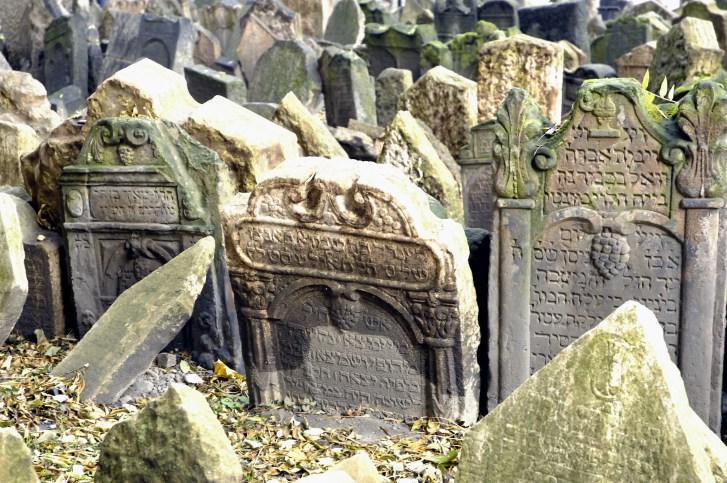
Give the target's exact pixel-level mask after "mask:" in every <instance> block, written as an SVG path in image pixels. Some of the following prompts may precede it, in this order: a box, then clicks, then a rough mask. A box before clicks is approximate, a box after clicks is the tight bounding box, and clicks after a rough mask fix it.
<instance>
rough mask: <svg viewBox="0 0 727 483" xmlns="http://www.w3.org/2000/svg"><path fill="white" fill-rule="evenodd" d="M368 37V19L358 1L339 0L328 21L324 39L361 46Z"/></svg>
mask: <svg viewBox="0 0 727 483" xmlns="http://www.w3.org/2000/svg"><path fill="white" fill-rule="evenodd" d="M365 35H366V17H365V15H364V13H363V10H361V7H359V5H358V1H357V0H339V1H338V2H337V3H336V6H335V7H334V8H333V13H332V14H331V17H330V18H329V19H328V25H327V26H326V33H325V35H324V36H323V38H324V39H325V40H327V41H329V42H335V43H337V44H341V45H360V44H361V42H362V41H363V39H364V36H365Z"/></svg>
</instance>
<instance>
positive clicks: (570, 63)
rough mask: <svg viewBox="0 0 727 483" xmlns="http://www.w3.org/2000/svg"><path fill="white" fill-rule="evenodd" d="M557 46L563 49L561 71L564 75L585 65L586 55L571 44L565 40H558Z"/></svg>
mask: <svg viewBox="0 0 727 483" xmlns="http://www.w3.org/2000/svg"><path fill="white" fill-rule="evenodd" d="M558 45H560V46H561V48H562V49H563V70H564V71H565V73H566V74H567V73H569V72H573V71H575V70H576V69H577V68H578V67H580V66H581V65H583V64H586V63H587V60H588V56H587V55H586V53H585V52H583V51H582V50H581V49H579V48H578V47H576V46H575V45H573V44H572V43H570V42H568V41H567V40H559V41H558Z"/></svg>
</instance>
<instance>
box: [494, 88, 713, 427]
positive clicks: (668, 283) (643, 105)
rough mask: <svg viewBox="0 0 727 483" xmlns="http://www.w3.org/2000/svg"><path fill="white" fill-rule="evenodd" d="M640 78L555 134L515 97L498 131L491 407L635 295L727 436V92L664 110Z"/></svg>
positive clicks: (606, 92)
mask: <svg viewBox="0 0 727 483" xmlns="http://www.w3.org/2000/svg"><path fill="white" fill-rule="evenodd" d="M654 109H656V108H655V107H654V105H653V104H651V103H650V101H649V100H648V96H647V94H646V92H645V91H643V90H642V89H641V86H640V83H639V82H637V81H635V80H631V79H606V80H592V81H589V82H587V83H585V84H583V87H581V90H580V91H579V93H578V98H577V100H576V103H575V104H574V107H573V112H572V113H571V116H570V117H569V119H568V121H566V122H565V123H564V125H563V126H562V127H561V128H560V129H559V130H558V131H557V132H556V133H554V134H553V135H552V136H545V137H544V135H543V134H544V133H543V130H544V129H545V128H546V125H545V124H546V123H545V122H544V120H543V119H542V114H540V112H539V109H538V107H537V104H536V103H535V101H534V100H533V99H532V98H530V97H529V96H527V95H526V94H525V93H524V92H523V91H522V90H514V91H513V92H512V93H511V94H509V95H508V98H507V99H506V101H505V103H504V104H503V106H502V108H501V109H500V111H499V113H498V121H497V125H496V126H495V132H496V142H495V148H494V154H495V160H496V166H497V167H496V173H495V181H494V186H495V191H496V194H497V201H496V210H495V214H494V220H493V243H492V248H493V255H492V260H493V263H495V265H494V266H493V267H492V269H491V271H490V274H491V278H490V284H489V289H490V300H494V301H495V302H494V303H493V304H491V305H490V317H489V320H490V346H489V361H490V375H491V381H490V385H489V389H488V406H489V407H490V408H494V407H495V405H496V404H497V403H498V402H500V401H502V400H504V399H505V398H506V397H507V396H508V395H509V394H511V393H512V391H514V390H515V388H517V387H518V386H519V385H520V384H521V383H523V382H524V381H525V380H526V379H527V378H528V377H529V376H530V374H531V373H532V372H534V371H536V370H537V369H539V368H541V367H543V366H544V365H545V364H546V363H548V362H549V361H550V360H551V359H552V358H553V357H555V356H556V355H557V354H558V353H559V352H560V351H561V350H562V349H563V348H564V347H566V346H568V345H569V344H570V343H571V342H572V341H574V340H575V339H577V338H578V337H580V336H581V335H582V334H583V333H584V332H585V331H587V330H588V329H590V328H592V327H593V326H594V325H595V324H597V323H598V321H599V320H601V319H603V318H604V317H605V316H606V315H608V314H609V313H610V312H611V311H612V310H614V309H615V308H616V307H618V306H620V305H621V304H622V303H623V302H624V301H625V300H628V299H633V300H637V301H639V302H641V303H643V304H644V305H646V306H647V307H649V308H650V309H652V310H654V311H655V313H656V316H657V318H658V319H659V322H660V323H661V324H662V326H663V327H664V333H665V338H666V343H667V345H668V346H669V351H670V353H671V356H672V358H673V359H674V361H675V362H677V364H678V365H679V367H680V369H681V371H682V374H683V377H684V380H685V384H686V388H687V393H688V394H689V400H690V401H691V403H692V406H693V407H694V409H695V411H696V412H697V414H699V416H700V417H702V418H703V419H704V420H705V421H707V422H708V423H709V425H710V427H712V428H713V429H715V430H717V429H719V427H720V418H721V396H722V393H721V389H720V388H721V383H722V382H721V381H722V372H723V370H722V367H723V359H722V356H723V347H724V336H723V329H722V327H723V326H724V319H725V306H726V302H727V301H726V300H725V290H724V286H725V277H726V275H727V266H726V265H725V258H724V257H723V256H722V255H721V253H724V250H725V249H727V248H725V247H727V238H726V237H725V236H724V235H723V234H724V233H725V231H724V228H722V227H723V226H724V225H725V223H727V219H726V218H727V216H725V208H724V206H725V193H727V186H726V185H725V181H724V179H723V177H722V175H721V174H720V173H722V169H724V166H725V163H727V160H726V159H725V156H724V149H723V139H724V135H725V134H727V124H726V123H725V114H724V113H725V112H727V90H726V89H725V88H724V87H722V86H721V85H719V84H716V83H712V82H700V83H697V85H696V86H695V87H694V88H693V90H692V91H691V92H689V93H688V94H687V95H686V96H685V97H683V98H682V100H681V101H680V102H679V104H678V106H676V109H677V111H678V112H677V113H676V115H675V116H672V117H669V118H667V117H666V116H660V115H656V114H655V111H654Z"/></svg>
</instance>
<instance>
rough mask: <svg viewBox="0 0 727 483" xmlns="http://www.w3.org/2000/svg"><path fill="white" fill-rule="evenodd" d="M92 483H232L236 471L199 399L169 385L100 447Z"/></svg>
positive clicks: (207, 409)
mask: <svg viewBox="0 0 727 483" xmlns="http://www.w3.org/2000/svg"><path fill="white" fill-rule="evenodd" d="M95 481H96V482H98V483H116V482H119V481H147V482H154V483H161V482H169V481H179V482H181V481H189V482H192V481H193V482H198V483H228V482H229V483H236V482H241V481H243V473H242V466H241V465H240V460H239V459H238V457H237V455H236V454H235V451H234V450H233V449H232V445H231V444H230V441H229V440H228V439H227V436H226V435H225V430H224V428H223V427H222V425H221V424H220V422H219V421H218V420H217V417H216V416H215V414H214V413H213V412H212V409H210V407H209V405H208V404H207V401H206V400H205V398H204V395H203V394H201V393H199V392H197V391H195V390H194V389H192V388H190V387H187V386H185V385H184V384H172V385H171V386H170V387H169V390H167V392H166V393H165V394H164V395H163V396H162V397H161V398H159V399H157V400H154V401H152V402H150V403H149V404H148V405H147V406H146V407H145V408H144V409H142V410H141V411H140V412H139V413H138V414H135V415H134V416H133V417H131V418H130V419H127V420H125V421H122V422H120V423H117V424H116V425H115V426H114V427H112V428H111V430H110V431H109V433H108V434H107V435H106V437H105V438H104V440H103V443H101V453H100V456H99V461H98V469H97V470H96V477H95Z"/></svg>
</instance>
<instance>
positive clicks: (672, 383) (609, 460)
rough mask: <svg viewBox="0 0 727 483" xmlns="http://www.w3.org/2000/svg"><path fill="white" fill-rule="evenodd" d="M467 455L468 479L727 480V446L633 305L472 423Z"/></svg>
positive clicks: (649, 317) (650, 322)
mask: <svg viewBox="0 0 727 483" xmlns="http://www.w3.org/2000/svg"><path fill="white" fill-rule="evenodd" d="M533 421H537V423H536V424H533V423H532V422H533ZM460 456H461V460H460V466H459V474H458V481H459V482H461V483H480V482H482V481H483V475H487V479H488V481H503V482H504V481H508V482H515V481H518V482H520V481H523V482H524V481H533V482H534V481H538V482H541V481H542V482H546V481H548V482H550V481H569V482H586V481H588V482H596V481H603V482H617V481H620V482H625V481H635V482H637V481H638V482H651V481H675V482H676V481H684V482H687V481H695V482H696V481H702V482H707V481H709V482H712V481H714V482H719V481H724V480H725V477H727V447H725V445H724V443H722V442H721V441H720V439H719V437H718V436H717V435H715V434H712V433H711V432H710V431H709V429H708V428H707V427H706V425H705V424H704V423H703V422H702V421H700V420H699V418H698V417H697V416H696V415H695V414H694V411H693V410H692V409H691V408H690V407H689V400H688V399H687V392H686V391H685V390H684V381H682V378H681V377H680V375H679V370H678V369H677V368H676V366H674V364H673V363H672V361H671V360H670V359H669V352H668V350H667V345H666V344H665V343H664V332H663V330H662V329H661V327H660V326H659V323H658V321H657V320H656V317H654V314H653V313H652V312H651V311H649V309H647V308H646V307H644V306H643V305H641V304H639V303H636V302H633V301H629V302H627V303H625V304H623V305H622V306H621V307H620V308H619V309H618V310H616V311H615V312H614V313H613V314H611V315H610V316H609V317H608V318H606V320H604V321H603V322H601V323H600V324H599V325H598V326H597V327H596V328H594V329H593V330H590V331H589V332H587V333H586V334H584V335H583V336H582V337H581V338H579V339H578V340H577V341H576V342H574V343H573V344H572V345H571V346H570V347H568V348H567V349H565V350H564V351H563V352H561V354H560V355H558V356H557V357H556V358H555V359H553V361H552V362H550V363H549V364H548V365H547V366H545V367H544V368H543V369H542V370H540V371H539V372H538V373H536V374H535V375H533V376H532V377H531V378H530V379H528V381H527V382H525V383H524V384H523V385H522V386H521V387H520V388H519V389H517V390H516V391H515V392H514V393H513V394H512V395H511V396H510V397H509V398H508V399H506V400H505V401H504V402H503V403H502V404H501V405H500V406H499V407H497V408H495V409H494V410H493V411H492V412H491V413H490V414H488V415H487V416H486V417H485V418H484V419H482V420H481V421H480V422H478V423H477V424H476V425H474V426H473V427H472V429H471V430H470V431H469V432H468V433H467V434H466V435H465V437H464V441H463V445H462V452H461V453H460Z"/></svg>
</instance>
